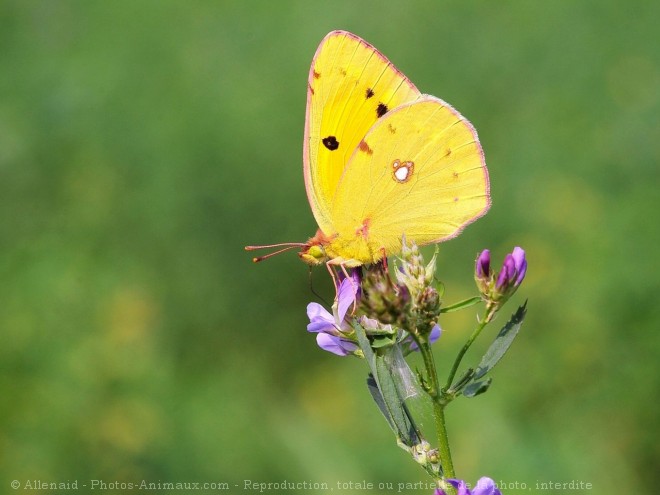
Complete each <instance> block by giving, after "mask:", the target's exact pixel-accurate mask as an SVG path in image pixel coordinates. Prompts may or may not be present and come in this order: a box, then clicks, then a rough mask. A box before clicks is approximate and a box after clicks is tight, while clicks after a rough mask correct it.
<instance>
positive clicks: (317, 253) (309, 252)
mask: <svg viewBox="0 0 660 495" xmlns="http://www.w3.org/2000/svg"><path fill="white" fill-rule="evenodd" d="M298 256H299V257H300V259H301V260H303V261H304V262H305V263H307V264H308V265H311V266H316V265H320V264H321V263H325V262H326V261H328V259H329V258H328V256H327V255H326V254H325V249H324V248H323V246H321V245H320V244H311V245H305V247H304V248H303V249H302V250H301V251H300V252H299V253H298Z"/></svg>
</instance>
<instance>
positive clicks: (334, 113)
mask: <svg viewBox="0 0 660 495" xmlns="http://www.w3.org/2000/svg"><path fill="white" fill-rule="evenodd" d="M419 97H420V93H419V91H418V90H417V88H415V86H414V85H413V84H412V83H411V82H410V81H409V80H408V79H407V78H406V77H405V76H404V75H403V74H402V73H401V72H399V71H398V70H397V69H396V68H395V67H394V66H393V65H392V64H391V63H390V62H389V61H388V60H387V59H386V58H385V57H384V56H383V55H382V54H381V53H380V52H378V51H377V50H376V49H375V48H374V47H373V46H371V45H370V44H368V43H367V42H366V41H364V40H362V39H361V38H359V37H357V36H355V35H354V34H351V33H347V32H345V31H333V32H331V33H330V34H328V35H327V36H326V37H325V38H324V39H323V41H322V42H321V44H320V45H319V48H318V49H317V51H316V55H315V56H314V60H313V61H312V66H311V69H310V73H309V80H308V88H307V117H306V123H305V138H304V140H305V141H304V146H305V149H304V164H305V165H304V171H305V185H306V188H307V195H308V198H309V202H310V205H311V208H312V212H313V213H314V217H315V218H316V221H317V223H318V225H319V228H320V229H321V230H322V231H323V232H324V233H326V234H328V235H330V234H332V233H333V232H334V231H335V230H336V227H335V226H334V225H333V224H334V218H333V213H332V211H333V208H332V202H333V198H334V196H335V192H336V190H337V185H338V183H339V180H340V178H341V177H342V174H343V172H344V168H345V167H346V164H347V163H348V160H349V159H350V157H351V156H352V155H353V153H354V152H355V150H356V148H357V146H358V145H359V144H360V142H361V141H362V138H363V137H364V136H365V135H366V134H367V132H368V131H369V129H370V128H371V127H372V126H373V125H374V124H375V123H376V122H377V121H378V120H380V119H381V118H382V117H383V116H384V115H385V114H386V113H387V112H388V111H389V110H391V109H393V108H396V107H398V106H400V105H402V104H404V103H407V102H411V101H415V100H416V99H418V98H419Z"/></svg>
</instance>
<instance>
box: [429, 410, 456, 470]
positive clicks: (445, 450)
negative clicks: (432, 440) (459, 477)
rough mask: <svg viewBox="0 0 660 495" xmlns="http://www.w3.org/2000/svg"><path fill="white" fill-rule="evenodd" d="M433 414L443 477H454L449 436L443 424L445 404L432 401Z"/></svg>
mask: <svg viewBox="0 0 660 495" xmlns="http://www.w3.org/2000/svg"><path fill="white" fill-rule="evenodd" d="M433 415H434V416H435V429H436V430H437V433H438V454H440V463H441V465H442V473H443V478H455V477H456V474H455V473H454V463H453V462H452V460H451V451H450V450H449V437H448V436H447V426H446V425H445V406H444V405H442V404H441V403H440V402H439V401H437V400H434V401H433Z"/></svg>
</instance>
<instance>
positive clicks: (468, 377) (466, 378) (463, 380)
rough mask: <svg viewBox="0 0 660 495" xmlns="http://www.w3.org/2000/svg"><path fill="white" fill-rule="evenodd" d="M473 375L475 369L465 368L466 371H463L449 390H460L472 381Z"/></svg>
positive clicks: (454, 391)
mask: <svg viewBox="0 0 660 495" xmlns="http://www.w3.org/2000/svg"><path fill="white" fill-rule="evenodd" d="M473 377H474V369H472V368H468V369H467V370H465V373H463V374H462V375H461V377H460V378H459V379H458V380H456V381H455V382H454V384H453V385H452V386H451V387H450V389H449V391H450V392H452V393H456V392H460V391H461V389H462V388H464V387H465V386H466V385H467V384H468V383H470V382H471V381H472V378H473Z"/></svg>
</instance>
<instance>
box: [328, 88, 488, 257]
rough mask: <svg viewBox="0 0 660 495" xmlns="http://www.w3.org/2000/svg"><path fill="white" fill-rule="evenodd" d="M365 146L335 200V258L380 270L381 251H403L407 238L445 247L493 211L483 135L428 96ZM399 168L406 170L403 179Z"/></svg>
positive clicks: (387, 122) (398, 112)
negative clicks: (403, 240) (374, 264)
mask: <svg viewBox="0 0 660 495" xmlns="http://www.w3.org/2000/svg"><path fill="white" fill-rule="evenodd" d="M391 129H395V130H396V132H395V133H392V131H391ZM363 141H364V143H366V146H365V147H360V148H358V149H356V150H355V151H354V153H353V155H352V156H351V158H350V160H349V163H348V166H347V167H346V169H345V171H344V174H343V175H342V177H341V180H340V182H339V184H338V186H337V191H336V195H335V197H334V200H333V204H332V210H331V218H332V222H333V225H334V228H335V232H336V237H335V238H334V240H333V241H332V242H331V243H330V245H329V246H328V247H327V251H328V255H329V256H330V257H331V258H338V259H342V260H352V261H349V262H348V263H349V264H362V263H370V262H375V261H377V260H378V259H380V258H381V257H382V255H383V249H384V250H385V252H386V253H396V252H399V251H400V248H401V236H402V234H405V235H406V237H407V238H408V239H409V240H414V241H415V242H416V243H417V244H420V245H421V244H429V243H432V242H439V241H442V240H445V239H448V238H451V237H454V236H455V235H457V234H458V233H459V232H460V230H461V229H462V228H463V227H464V226H465V225H467V224H468V223H470V222H472V221H474V220H476V219H477V218H479V217H480V216H482V215H483V214H484V213H485V212H486V211H487V209H488V207H489V206H490V196H489V185H488V172H487V170H486V166H485V162H484V158H483V152H482V149H481V146H480V144H479V141H478V138H477V134H476V132H475V130H474V128H473V127H472V126H471V125H470V123H469V122H467V121H466V120H465V119H464V118H463V117H462V116H461V115H460V114H459V113H458V112H457V111H456V110H454V109H453V108H452V107H451V106H449V105H448V104H447V103H445V102H443V101H442V100H439V99H437V98H435V97H432V96H424V97H422V98H421V99H420V100H418V101H416V102H413V103H408V104H404V105H402V106H400V107H398V108H396V109H394V110H392V111H391V112H389V113H388V114H387V115H385V116H384V117H382V118H381V119H380V120H379V121H378V122H377V123H376V124H375V125H374V126H373V127H372V128H371V129H370V130H369V131H368V133H367V135H366V136H365V137H364V140H363ZM362 148H368V149H369V151H370V152H369V153H367V152H365V151H363V149H362ZM397 167H399V168H401V167H403V169H402V170H400V171H399V172H400V173H399V174H398V175H397V174H395V173H394V172H395V171H396V170H397Z"/></svg>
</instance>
